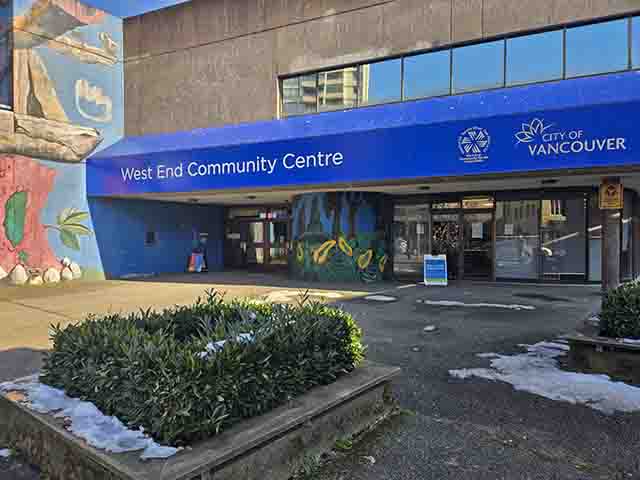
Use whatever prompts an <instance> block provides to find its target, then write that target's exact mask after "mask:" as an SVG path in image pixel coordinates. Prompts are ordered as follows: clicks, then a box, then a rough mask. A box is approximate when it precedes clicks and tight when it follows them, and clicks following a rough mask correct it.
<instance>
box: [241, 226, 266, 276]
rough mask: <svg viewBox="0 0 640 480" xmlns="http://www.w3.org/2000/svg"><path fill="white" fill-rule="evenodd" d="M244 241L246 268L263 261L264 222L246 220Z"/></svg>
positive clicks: (262, 263) (260, 263)
mask: <svg viewBox="0 0 640 480" xmlns="http://www.w3.org/2000/svg"><path fill="white" fill-rule="evenodd" d="M246 225H247V241H246V248H245V254H246V262H247V267H248V268H253V267H256V266H259V265H264V263H265V235H264V230H265V229H264V222H248V223H247V224H246Z"/></svg>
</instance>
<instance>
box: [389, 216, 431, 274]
mask: <svg viewBox="0 0 640 480" xmlns="http://www.w3.org/2000/svg"><path fill="white" fill-rule="evenodd" d="M393 238H394V242H393V253H394V256H393V271H394V273H395V274H396V275H411V276H421V275H422V270H423V261H424V255H425V254H427V253H429V243H430V240H431V232H430V229H429V205H398V206H396V207H395V211H394V221H393Z"/></svg>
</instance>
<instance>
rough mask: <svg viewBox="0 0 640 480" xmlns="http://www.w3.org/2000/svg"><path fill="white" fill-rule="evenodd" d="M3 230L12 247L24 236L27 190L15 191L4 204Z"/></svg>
mask: <svg viewBox="0 0 640 480" xmlns="http://www.w3.org/2000/svg"><path fill="white" fill-rule="evenodd" d="M4 211H5V216H4V223H3V225H4V232H5V236H6V237H7V239H8V240H9V242H11V245H13V247H14V248H15V247H17V246H18V245H19V244H20V242H22V239H23V238H24V224H25V219H26V214H27V192H15V193H14V194H13V195H11V196H10V197H9V199H8V200H7V203H6V204H5V206H4Z"/></svg>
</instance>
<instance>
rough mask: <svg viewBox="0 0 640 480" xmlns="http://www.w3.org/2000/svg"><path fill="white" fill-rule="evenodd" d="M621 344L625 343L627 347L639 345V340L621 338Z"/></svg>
mask: <svg viewBox="0 0 640 480" xmlns="http://www.w3.org/2000/svg"><path fill="white" fill-rule="evenodd" d="M622 343H627V344H629V345H640V339H637V338H623V339H622Z"/></svg>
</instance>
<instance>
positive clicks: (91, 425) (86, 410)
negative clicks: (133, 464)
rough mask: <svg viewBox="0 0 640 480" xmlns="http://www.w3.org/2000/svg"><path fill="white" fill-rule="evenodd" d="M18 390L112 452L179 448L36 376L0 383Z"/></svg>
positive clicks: (166, 452)
mask: <svg viewBox="0 0 640 480" xmlns="http://www.w3.org/2000/svg"><path fill="white" fill-rule="evenodd" d="M12 391H19V392H22V393H24V394H25V395H26V396H27V398H28V400H27V402H25V406H26V407H27V408H30V409H31V410H34V411H36V412H38V413H43V414H53V416H54V417H55V418H64V419H68V420H69V421H70V425H69V426H68V427H66V428H67V430H69V431H70V432H71V433H73V434H74V435H76V436H77V437H80V438H82V439H83V440H85V441H86V442H87V443H88V444H89V445H91V446H92V447H95V448H98V449H101V450H106V451H107V452H111V453H124V452H134V451H137V450H143V453H142V456H141V458H143V459H152V458H168V457H170V456H172V455H175V454H176V453H177V452H178V450H179V449H177V448H173V447H164V446H161V445H158V444H157V443H156V442H154V441H153V439H151V438H150V437H148V436H147V435H145V434H144V431H143V429H142V428H140V429H139V430H130V429H128V428H127V427H126V426H125V425H124V424H123V423H122V422H121V421H120V420H118V419H117V418H116V417H108V416H106V415H104V414H103V413H102V412H100V410H98V408H97V407H96V406H95V405H94V404H93V403H90V402H83V401H81V400H78V399H77V398H71V397H68V396H67V395H66V394H65V393H64V391H62V390H59V389H57V388H53V387H50V386H48V385H44V384H42V383H40V382H39V381H38V379H37V377H30V378H27V379H25V380H24V381H23V382H18V383H12V382H7V383H0V393H8V392H12Z"/></svg>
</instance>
